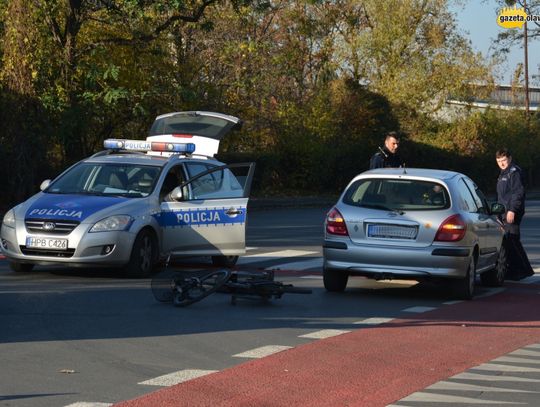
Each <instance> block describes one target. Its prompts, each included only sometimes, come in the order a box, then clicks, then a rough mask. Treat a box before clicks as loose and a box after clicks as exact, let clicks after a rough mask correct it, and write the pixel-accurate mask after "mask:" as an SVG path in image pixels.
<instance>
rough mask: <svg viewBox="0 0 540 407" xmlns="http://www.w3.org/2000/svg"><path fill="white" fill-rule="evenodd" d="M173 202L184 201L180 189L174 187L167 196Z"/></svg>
mask: <svg viewBox="0 0 540 407" xmlns="http://www.w3.org/2000/svg"><path fill="white" fill-rule="evenodd" d="M169 196H170V197H171V199H172V200H173V201H182V200H183V199H184V194H183V193H182V188H180V187H176V188H174V189H173V190H172V191H171V193H170V194H169Z"/></svg>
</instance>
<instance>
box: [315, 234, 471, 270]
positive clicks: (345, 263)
mask: <svg viewBox="0 0 540 407" xmlns="http://www.w3.org/2000/svg"><path fill="white" fill-rule="evenodd" d="M470 254H471V248H468V247H445V246H437V247H433V246H428V247H421V248H409V247H403V246H393V247H392V248H384V247H374V246H372V245H357V244H353V243H352V242H347V241H345V240H342V241H330V240H325V241H324V243H323V258H324V263H323V266H324V268H328V269H332V270H342V271H343V272H347V273H349V274H352V275H361V276H366V277H371V278H375V279H392V278H410V279H429V278H464V277H465V275H466V272H467V269H468V266H469V262H470Z"/></svg>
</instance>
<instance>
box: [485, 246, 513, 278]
mask: <svg viewBox="0 0 540 407" xmlns="http://www.w3.org/2000/svg"><path fill="white" fill-rule="evenodd" d="M507 272H508V254H507V252H506V247H505V246H504V245H501V249H500V250H499V257H498V258H497V264H496V265H495V267H494V268H493V269H491V270H489V271H486V272H485V273H482V274H480V280H481V281H482V284H483V285H486V286H489V287H501V286H502V285H503V284H504V279H505V278H506V273H507Z"/></svg>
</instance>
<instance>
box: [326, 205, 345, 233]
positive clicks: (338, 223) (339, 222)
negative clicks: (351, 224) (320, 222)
mask: <svg viewBox="0 0 540 407" xmlns="http://www.w3.org/2000/svg"><path fill="white" fill-rule="evenodd" d="M326 233H329V234H331V235H340V236H349V232H348V231H347V225H346V224H345V219H343V216H342V215H341V213H339V211H338V210H337V209H336V208H332V210H330V212H328V215H326Z"/></svg>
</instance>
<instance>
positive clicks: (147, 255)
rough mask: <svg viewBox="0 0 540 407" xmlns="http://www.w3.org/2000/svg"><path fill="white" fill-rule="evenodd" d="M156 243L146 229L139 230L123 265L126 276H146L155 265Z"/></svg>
mask: <svg viewBox="0 0 540 407" xmlns="http://www.w3.org/2000/svg"><path fill="white" fill-rule="evenodd" d="M156 259H157V244H156V242H155V239H154V236H153V235H152V234H151V233H150V232H149V231H148V230H143V231H141V232H140V233H139V234H138V235H137V237H136V238H135V242H134V243H133V248H132V249H131V257H130V258H129V263H128V264H127V265H126V267H125V274H126V275H127V276H128V277H134V278H141V277H148V276H149V275H150V274H151V273H152V271H153V270H154V267H155V265H156Z"/></svg>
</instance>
